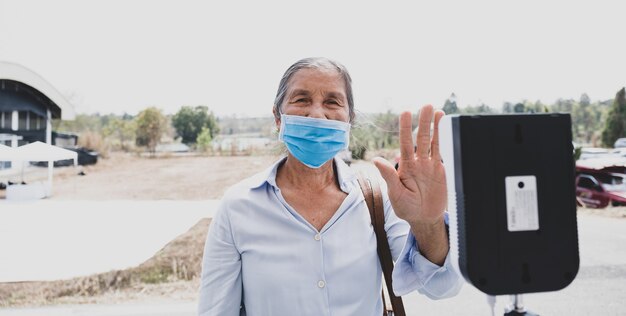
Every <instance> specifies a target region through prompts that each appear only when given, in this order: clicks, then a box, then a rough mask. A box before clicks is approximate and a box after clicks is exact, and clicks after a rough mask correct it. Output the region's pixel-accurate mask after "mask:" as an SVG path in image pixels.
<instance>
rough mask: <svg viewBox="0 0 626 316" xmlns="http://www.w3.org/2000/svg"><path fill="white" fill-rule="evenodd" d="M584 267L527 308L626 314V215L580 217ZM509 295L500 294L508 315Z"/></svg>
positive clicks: (480, 302)
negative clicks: (565, 285) (562, 286)
mask: <svg viewBox="0 0 626 316" xmlns="http://www.w3.org/2000/svg"><path fill="white" fill-rule="evenodd" d="M579 238H580V255H581V269H580V271H579V273H578V276H577V277H576V279H575V280H574V282H573V283H572V284H571V285H570V286H569V287H567V288H565V289H564V290H561V291H558V292H549V293H539V294H528V295H525V296H524V300H525V303H526V306H528V307H529V308H530V309H531V310H533V311H535V312H538V313H541V315H544V316H545V315H568V316H577V315H580V316H582V315H585V316H586V315H605V316H606V315H626V219H615V218H606V217H599V216H593V215H580V216H579ZM404 300H405V304H406V307H407V312H408V315H490V310H489V308H488V305H487V303H486V298H485V295H484V294H482V293H481V292H479V291H478V290H476V289H474V288H473V287H471V286H470V285H466V286H465V287H464V288H463V290H462V291H461V293H460V294H459V295H458V296H457V297H454V298H452V299H448V300H442V301H430V300H428V299H427V298H425V297H422V296H420V295H419V294H411V295H408V296H405V298H404ZM506 303H508V297H498V298H497V304H496V315H502V311H503V309H504V306H505V304H506ZM195 308H196V303H195V302H174V301H172V302H163V301H161V302H157V303H142V304H121V305H82V306H55V307H46V308H30V309H4V310H2V309H0V316H5V315H11V316H35V315H37V316H39V315H48V316H57V315H73V316H87V315H90V316H91V315H93V316H148V315H151V316H165V315H168V316H169V315H172V316H191V315H195Z"/></svg>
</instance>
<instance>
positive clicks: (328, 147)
mask: <svg viewBox="0 0 626 316" xmlns="http://www.w3.org/2000/svg"><path fill="white" fill-rule="evenodd" d="M278 139H279V140H280V141H282V142H284V143H285V145H287V149H288V150H289V152H290V153H291V154H292V155H293V156H294V157H296V158H297V159H298V160H300V162H302V163H303V164H305V165H306V166H307V167H310V168H319V167H321V166H322V165H323V164H324V163H326V162H327V161H329V160H330V159H332V158H333V157H334V156H335V155H336V154H337V153H339V152H340V151H342V150H344V149H347V148H348V145H349V143H350V124H349V123H346V122H341V121H336V120H327V119H317V118H310V117H305V116H297V115H286V114H281V116H280V133H279V134H278Z"/></svg>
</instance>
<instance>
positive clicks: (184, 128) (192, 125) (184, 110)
mask: <svg viewBox="0 0 626 316" xmlns="http://www.w3.org/2000/svg"><path fill="white" fill-rule="evenodd" d="M172 125H173V126H174V128H175V129H176V134H177V135H178V136H179V137H181V138H182V142H183V143H185V144H193V143H195V142H196V140H197V139H198V135H199V134H200V132H201V131H202V129H203V128H207V129H208V131H209V135H210V136H211V139H213V138H215V136H216V135H217V133H219V126H218V124H217V120H216V119H215V116H213V112H209V108H208V107H206V106H203V105H199V106H196V107H191V106H183V107H181V109H180V110H179V111H178V112H177V113H176V114H174V117H172Z"/></svg>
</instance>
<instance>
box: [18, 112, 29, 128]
mask: <svg viewBox="0 0 626 316" xmlns="http://www.w3.org/2000/svg"><path fill="white" fill-rule="evenodd" d="M17 129H18V130H20V131H25V130H28V113H27V112H19V114H18V123H17Z"/></svg>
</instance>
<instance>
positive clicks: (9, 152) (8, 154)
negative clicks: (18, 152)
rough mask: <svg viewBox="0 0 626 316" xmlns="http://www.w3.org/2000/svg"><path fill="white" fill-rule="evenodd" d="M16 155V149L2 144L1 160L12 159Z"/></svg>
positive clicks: (0, 145)
mask: <svg viewBox="0 0 626 316" xmlns="http://www.w3.org/2000/svg"><path fill="white" fill-rule="evenodd" d="M14 157H15V150H14V149H13V148H11V147H9V146H6V145H3V144H0V161H11V160H13V159H15V158H14Z"/></svg>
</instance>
